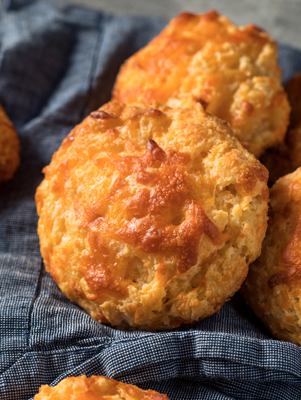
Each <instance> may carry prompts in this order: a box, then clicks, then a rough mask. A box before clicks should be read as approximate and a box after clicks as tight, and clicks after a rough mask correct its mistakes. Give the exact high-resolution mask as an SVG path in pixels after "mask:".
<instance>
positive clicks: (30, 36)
mask: <svg viewBox="0 0 301 400" xmlns="http://www.w3.org/2000/svg"><path fill="white" fill-rule="evenodd" d="M0 18H1V20H0V35H1V38H0V46H1V47H0V102H1V103H2V104H3V105H4V107H5V109H6V110H7V112H8V114H9V116H10V118H11V119H12V120H13V121H14V123H15V124H16V127H17V129H18V132H19V136H20V139H21V147H22V153H21V158H22V162H21V166H20V168H19V170H18V172H17V175H16V176H15V178H14V179H13V180H12V181H10V182H7V183H6V184H3V185H2V186H1V187H0V221H1V222H0V316H1V319H0V368H1V370H0V399H1V400H2V399H5V400H13V399H14V400H15V399H18V400H28V399H29V398H32V397H33V395H34V394H35V393H36V392H37V391H38V388H39V386H40V385H41V384H52V385H54V384H56V383H58V382H59V381H60V380H61V379H63V378H64V377H67V376H71V375H81V374H86V375H88V376H90V375H92V374H97V375H98V374H103V375H106V376H109V377H113V378H116V379H118V380H121V381H124V382H128V383H134V384H138V385H139V386H140V387H142V388H152V389H154V390H158V391H161V392H163V393H166V394H167V395H168V396H170V398H171V399H172V400H180V399H181V400H185V399H187V400H188V399H189V400H193V399H203V400H205V399H219V400H226V399H227V400H229V399H273V400H274V399H281V400H284V399H289V400H292V399H298V400H299V399H300V398H301V381H300V378H301V376H300V375H301V353H300V351H301V350H300V349H299V348H298V347H297V346H295V345H293V344H290V343H284V342H280V341H276V340H274V339H273V338H271V336H270V334H269V333H268V332H267V331H266V329H265V328H264V327H263V325H262V324H261V323H260V322H259V321H258V320H257V319H256V318H255V317H254V314H253V313H252V312H251V311H250V309H248V308H247V307H246V306H245V303H244V302H243V300H242V298H241V296H240V294H236V295H235V296H234V298H233V299H232V300H231V301H230V302H229V303H227V304H226V305H225V306H224V307H223V309H222V311H221V313H220V314H217V315H214V316H213V317H211V318H208V319H206V320H205V321H203V322H200V323H197V324H196V325H195V326H194V327H190V326H183V327H181V328H179V329H175V330H172V331H168V332H158V333H149V332H121V331H118V330H116V329H113V328H110V327H107V326H104V325H101V324H99V323H98V322H96V321H94V320H93V319H92V318H91V317H90V316H89V315H88V314H87V313H86V312H85V311H83V310H82V309H80V308H79V307H77V306H76V305H74V304H72V303H71V302H70V301H69V300H68V299H67V298H66V297H65V296H64V295H63V294H62V293H61V292H60V290H59V289H58V287H57V286H56V284H55V283H54V281H53V280H52V278H51V277H50V275H49V274H48V273H46V272H45V270H44V267H43V264H42V261H41V257H40V251H39V242H38V237H37V234H36V226H37V216H36V211H35V204H34V193H35V189H36V187H37V186H38V184H39V183H40V181H41V180H42V173H41V170H42V168H43V166H45V165H46V164H48V163H49V162H50V159H51V156H52V154H53V152H54V151H55V150H56V149H57V148H58V147H59V145H60V143H61V141H62V140H63V138H64V137H65V136H66V135H67V133H68V132H69V131H70V130H71V129H72V127H73V126H74V125H75V124H77V123H78V122H80V121H81V120H82V118H83V117H84V116H85V115H86V114H87V113H88V112H90V111H92V110H94V109H96V108H97V107H99V106H100V105H102V104H103V103H104V102H106V101H107V100H109V98H110V91H111V88H112V85H113V82H114V79H115V76H116V73H117V71H118V68H119V66H120V64H121V63H122V62H123V61H124V60H125V59H126V58H127V57H128V56H129V55H130V54H132V53H133V52H134V51H136V50H137V49H139V48H140V47H141V46H143V45H144V44H146V43H147V42H148V41H149V40H150V39H151V38H152V37H153V36H154V35H156V34H158V32H159V31H160V30H161V29H162V28H163V26H164V23H163V22H162V21H159V20H156V19H152V18H146V17H145V18H143V17H117V16H112V15H108V14H103V13H97V12H94V11H88V10H84V9H80V8H77V7H73V6H67V5H63V4H56V3H47V2H44V1H30V0H18V1H17V0H14V1H10V2H4V8H3V10H2V13H1V16H0ZM280 61H281V65H282V67H283V69H284V78H285V79H288V78H289V77H291V76H292V75H293V74H294V73H296V72H298V71H299V70H301V53H300V52H299V51H297V50H294V49H292V48H290V47H288V46H282V47H281V51H280Z"/></svg>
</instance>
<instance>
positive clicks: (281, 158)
mask: <svg viewBox="0 0 301 400" xmlns="http://www.w3.org/2000/svg"><path fill="white" fill-rule="evenodd" d="M285 90H286V92H287V94H288V99H289V102H290V104H291V107H292V113H291V118H290V125H289V127H288V130H287V133H286V136H285V142H284V144H283V145H282V146H280V147H279V148H277V149H270V150H268V151H267V152H266V153H265V154H264V155H263V157H262V159H261V160H262V163H263V164H264V165H265V166H266V167H267V169H268V170H269V173H270V177H269V182H270V184H274V183H275V182H276V180H277V179H279V178H280V177H281V176H284V175H287V174H289V173H291V172H293V171H295V169H297V168H298V167H300V166H301V73H300V74H297V75H296V76H294V77H293V78H292V79H291V80H290V81H289V82H288V84H287V85H286V87H285Z"/></svg>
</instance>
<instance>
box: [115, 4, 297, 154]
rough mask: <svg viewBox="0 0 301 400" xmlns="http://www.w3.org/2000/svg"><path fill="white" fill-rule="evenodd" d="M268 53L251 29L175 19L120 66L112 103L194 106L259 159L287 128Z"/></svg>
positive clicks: (268, 45)
mask: <svg viewBox="0 0 301 400" xmlns="http://www.w3.org/2000/svg"><path fill="white" fill-rule="evenodd" d="M276 50H277V46H276V43H275V42H274V40H273V39H272V38H271V37H270V36H269V35H268V34H267V33H265V32H263V31H262V30H260V29H259V28H257V27H255V26H254V25H248V26H246V27H237V26H235V25H233V24H232V23H231V22H230V21H229V20H228V19H227V18H226V17H225V16H220V15H219V14H217V13H216V12H215V11H211V12H208V13H206V14H202V15H193V14H189V13H183V14H180V15H179V16H178V17H176V18H175V19H173V20H172V21H171V22H170V24H169V25H168V26H167V27H166V28H165V29H164V30H163V31H162V32H161V33H160V34H159V35H158V36H157V37H156V38H155V39H153V40H152V41H151V42H150V43H149V44H148V45H147V46H146V47H144V48H143V49H142V50H140V51H138V52H137V53H136V54H134V55H133V56H132V57H131V58H130V59H129V60H127V61H126V62H125V64H124V65H123V66H122V67H121V70H120V72H119V74H118V76H117V79H116V84H115V87H114V90H113V99H114V100H116V101H121V102H124V103H130V102H136V101H142V102H149V101H153V100H157V101H160V102H161V103H166V104H168V105H170V106H172V107H174V106H175V107H177V106H181V107H183V106H184V107H185V106H190V105H191V104H192V103H193V102H200V103H201V104H203V105H204V106H205V109H206V111H207V112H208V113H210V114H213V115H216V116H217V117H219V118H221V119H224V120H226V121H227V122H228V123H229V124H230V126H231V128H232V129H233V130H234V132H235V134H236V135H237V137H238V139H239V141H240V142H241V143H242V144H243V146H244V147H246V148H247V149H248V150H249V151H250V152H251V153H253V154H255V156H256V157H259V156H260V155H261V154H262V153H263V152H264V150H265V149H266V148H269V147H275V146H277V145H279V144H281V143H282V141H283V138H284V135H285V131H286V128H287V125H288V118H289V112H290V107H289V104H288V101H287V96H286V93H285V92H284V90H283V88H282V87H281V71H280V69H279V67H278V63H277V55H276Z"/></svg>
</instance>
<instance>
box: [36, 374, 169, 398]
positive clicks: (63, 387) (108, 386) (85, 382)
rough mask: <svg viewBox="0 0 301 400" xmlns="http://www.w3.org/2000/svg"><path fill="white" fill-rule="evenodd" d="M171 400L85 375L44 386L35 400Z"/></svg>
mask: <svg viewBox="0 0 301 400" xmlns="http://www.w3.org/2000/svg"><path fill="white" fill-rule="evenodd" d="M50 399H51V400H101V399H103V400H125V399H126V400H169V398H168V397H167V396H166V395H165V394H161V393H158V392H155V391H153V390H142V389H139V388H138V387H137V386H134V385H130V384H126V383H122V382H118V381H115V380H114V379H110V378H107V377H105V376H92V377H91V378H87V377H86V376H85V375H83V376H78V377H71V378H66V379H63V380H62V381H61V382H60V383H59V384H57V385H56V386H54V387H50V386H48V385H43V386H41V387H40V390H39V393H38V394H37V395H35V397H34V400H50Z"/></svg>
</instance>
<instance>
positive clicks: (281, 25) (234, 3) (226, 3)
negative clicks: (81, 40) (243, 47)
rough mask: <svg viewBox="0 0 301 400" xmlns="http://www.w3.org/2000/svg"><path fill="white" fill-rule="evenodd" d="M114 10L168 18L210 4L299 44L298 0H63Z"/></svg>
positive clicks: (204, 8) (239, 20)
mask: <svg viewBox="0 0 301 400" xmlns="http://www.w3.org/2000/svg"><path fill="white" fill-rule="evenodd" d="M65 1H66V2H68V3H73V4H79V5H82V6H86V7H92V8H95V9H98V10H106V11H110V12H114V13H115V14H145V15H153V16H156V17H161V18H166V19H170V18H172V17H174V16H175V15H177V14H178V13H180V12H181V11H184V10H186V11H192V12H198V13H201V12H205V11H208V10H210V9H212V8H214V9H216V10H217V11H219V12H220V13H223V14H225V15H227V16H228V17H229V18H230V19H231V20H232V21H233V22H235V23H236V24H238V25H244V24H248V23H254V24H256V25H258V26H260V27H262V28H264V29H265V30H266V31H268V32H269V33H270V34H271V35H272V36H274V37H275V38H276V39H277V40H279V41H282V42H283V43H288V44H291V45H293V46H295V47H298V48H301V23H300V15H301V0H285V1H284V0H185V1H184V0H138V1H137V0H65Z"/></svg>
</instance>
